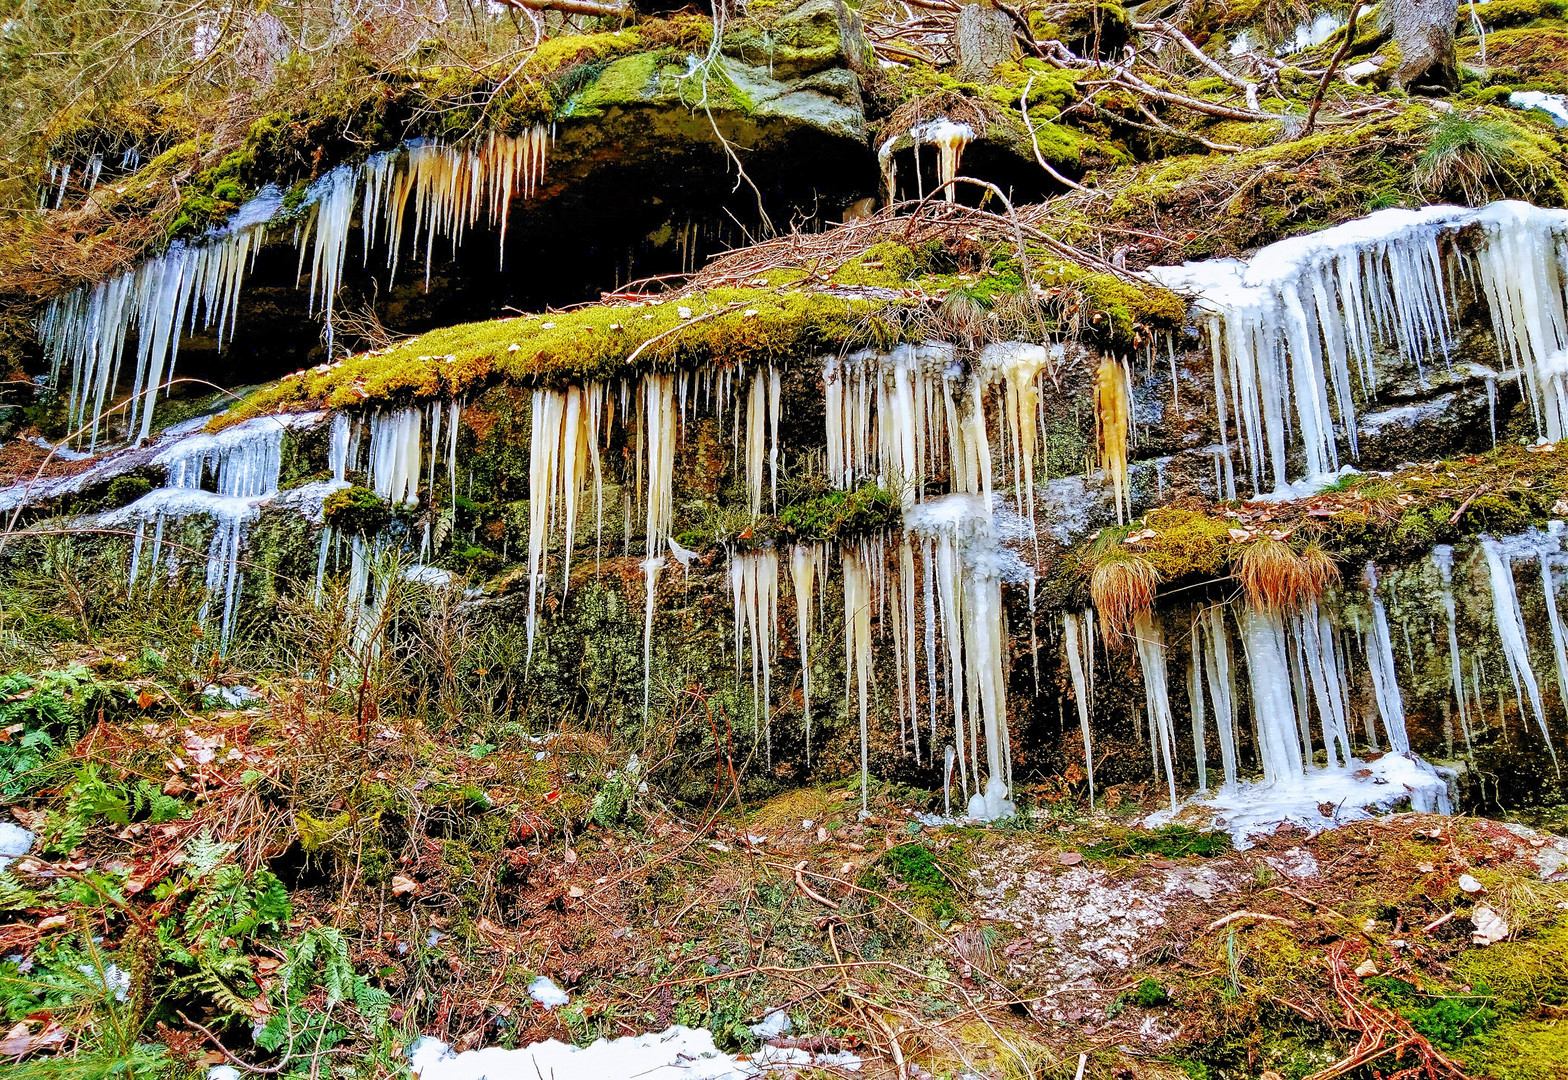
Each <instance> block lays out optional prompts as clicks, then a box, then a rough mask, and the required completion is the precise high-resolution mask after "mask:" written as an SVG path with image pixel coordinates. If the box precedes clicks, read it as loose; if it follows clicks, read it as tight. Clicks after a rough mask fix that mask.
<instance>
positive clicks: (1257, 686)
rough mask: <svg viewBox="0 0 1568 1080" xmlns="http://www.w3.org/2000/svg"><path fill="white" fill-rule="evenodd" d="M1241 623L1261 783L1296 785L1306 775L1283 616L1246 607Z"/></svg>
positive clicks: (1249, 606)
mask: <svg viewBox="0 0 1568 1080" xmlns="http://www.w3.org/2000/svg"><path fill="white" fill-rule="evenodd" d="M1240 621H1241V637H1242V644H1243V645H1244V646H1245V647H1246V651H1247V674H1248V676H1249V677H1250V680H1251V686H1252V711H1253V720H1254V722H1255V724H1256V726H1257V733H1258V756H1259V757H1261V758H1262V759H1263V778H1264V782H1265V783H1267V784H1269V785H1272V786H1295V785H1299V784H1300V782H1301V780H1302V778H1303V777H1304V776H1305V775H1306V773H1305V769H1304V766H1303V759H1302V753H1301V743H1300V741H1299V735H1298V729H1297V726H1296V711H1295V706H1294V704H1293V702H1292V694H1291V680H1290V670H1289V665H1288V661H1287V659H1286V654H1287V651H1288V648H1289V646H1288V644H1287V641H1286V637H1285V624H1284V620H1283V617H1282V616H1281V615H1280V614H1279V613H1278V612H1275V611H1262V610H1259V609H1257V608H1254V607H1253V606H1252V605H1251V604H1248V605H1247V606H1246V607H1245V608H1244V609H1243V611H1242V613H1241V620H1240Z"/></svg>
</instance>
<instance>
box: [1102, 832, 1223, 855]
mask: <svg viewBox="0 0 1568 1080" xmlns="http://www.w3.org/2000/svg"><path fill="white" fill-rule="evenodd" d="M1232 850H1233V845H1232V844H1231V842H1230V837H1229V836H1227V835H1226V834H1225V833H1222V832H1210V831H1205V830H1202V829H1194V828H1191V827H1189V826H1186V825H1166V826H1165V827H1164V828H1161V829H1155V830H1153V831H1152V832H1149V831H1134V830H1128V831H1125V832H1117V833H1115V834H1114V835H1112V836H1109V837H1107V838H1106V839H1104V840H1100V841H1097V842H1096V843H1093V844H1090V845H1089V846H1088V847H1086V848H1084V849H1083V856H1084V858H1086V859H1096V860H1100V861H1105V860H1109V859H1127V858H1137V857H1140V856H1149V855H1158V856H1161V857H1163V858H1167V859H1180V858H1186V857H1187V856H1189V855H1192V856H1197V857H1198V858H1203V859H1209V858H1213V857H1214V856H1216V855H1224V854H1226V853H1227V852H1229V851H1232Z"/></svg>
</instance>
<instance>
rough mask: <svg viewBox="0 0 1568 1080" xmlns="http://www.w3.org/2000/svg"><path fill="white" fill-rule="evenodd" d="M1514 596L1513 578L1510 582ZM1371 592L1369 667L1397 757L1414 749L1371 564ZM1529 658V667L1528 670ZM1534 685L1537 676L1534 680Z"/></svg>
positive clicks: (1375, 569)
mask: <svg viewBox="0 0 1568 1080" xmlns="http://www.w3.org/2000/svg"><path fill="white" fill-rule="evenodd" d="M1508 580H1509V589H1510V592H1509V595H1510V596H1512V595H1513V594H1512V588H1513V578H1512V577H1510V578H1509V579H1508ZM1367 591H1368V593H1369V594H1370V595H1371V598H1372V625H1371V626H1369V627H1368V628H1367V632H1366V644H1367V666H1368V668H1369V669H1370V672H1371V676H1372V696H1373V697H1374V698H1375V699H1376V701H1377V711H1378V715H1380V716H1381V717H1382V718H1383V731H1384V733H1385V734H1387V736H1388V741H1389V745H1390V746H1392V747H1393V748H1394V751H1395V753H1400V754H1403V753H1405V752H1406V751H1408V750H1409V749H1410V736H1409V735H1407V734H1406V733H1405V702H1404V698H1403V697H1402V696H1401V695H1400V693H1399V679H1398V677H1397V676H1396V674H1395V672H1394V643H1393V640H1392V638H1391V637H1390V635H1389V632H1388V613H1387V612H1386V611H1384V610H1383V598H1382V597H1381V596H1379V595H1378V591H1377V567H1376V566H1374V565H1373V564H1371V563H1370V562H1369V563H1367ZM1528 663H1529V661H1528V658H1527V659H1526V665H1527V669H1528ZM1531 678H1532V681H1533V679H1534V676H1532V677H1531Z"/></svg>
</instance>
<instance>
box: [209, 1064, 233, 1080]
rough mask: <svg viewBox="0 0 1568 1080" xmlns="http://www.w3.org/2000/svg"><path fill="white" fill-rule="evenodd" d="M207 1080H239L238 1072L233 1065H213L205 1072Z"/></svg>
mask: <svg viewBox="0 0 1568 1080" xmlns="http://www.w3.org/2000/svg"><path fill="white" fill-rule="evenodd" d="M207 1080H240V1071H239V1070H238V1069H236V1068H235V1067H234V1066H233V1065H214V1066H212V1067H211V1068H210V1069H208V1070H207Z"/></svg>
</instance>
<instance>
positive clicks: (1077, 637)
mask: <svg viewBox="0 0 1568 1080" xmlns="http://www.w3.org/2000/svg"><path fill="white" fill-rule="evenodd" d="M1093 642H1094V617H1093V616H1092V615H1090V614H1089V613H1088V612H1087V611H1086V612H1084V613H1083V614H1081V615H1080V614H1075V613H1074V612H1071V611H1069V612H1067V613H1066V614H1065V615H1063V616H1062V644H1063V647H1064V648H1065V650H1066V652H1067V667H1068V670H1069V671H1070V672H1071V673H1072V680H1073V698H1074V699H1075V700H1076V701H1077V703H1078V726H1079V729H1080V731H1081V733H1082V734H1083V767H1084V772H1085V773H1087V775H1088V778H1089V808H1090V809H1091V810H1092V809H1093V808H1094V748H1093V741H1092V740H1091V739H1090V737H1089V705H1090V702H1089V680H1088V679H1086V678H1085V677H1084V671H1085V669H1087V670H1088V671H1089V673H1090V675H1091V676H1092V675H1093V672H1094V645H1093ZM1086 661H1087V663H1086Z"/></svg>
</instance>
